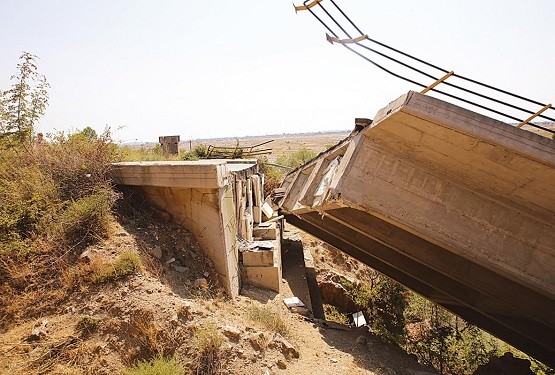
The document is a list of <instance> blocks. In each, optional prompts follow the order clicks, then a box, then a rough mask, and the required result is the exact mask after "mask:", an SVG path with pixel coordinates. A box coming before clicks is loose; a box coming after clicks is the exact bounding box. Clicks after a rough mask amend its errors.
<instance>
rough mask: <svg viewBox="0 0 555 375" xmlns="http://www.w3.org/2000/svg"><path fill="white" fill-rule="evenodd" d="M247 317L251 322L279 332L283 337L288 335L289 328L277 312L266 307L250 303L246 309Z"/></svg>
mask: <svg viewBox="0 0 555 375" xmlns="http://www.w3.org/2000/svg"><path fill="white" fill-rule="evenodd" d="M248 317H249V319H250V320H252V321H253V322H256V323H258V324H259V325H261V326H262V327H264V328H266V329H268V330H270V331H272V332H276V333H279V334H280V335H282V336H284V337H288V336H289V335H290V332H289V328H288V327H287V324H286V323H285V322H284V321H283V319H282V318H281V316H280V315H279V313H277V312H275V311H272V310H270V309H269V308H267V307H264V306H259V305H252V306H251V307H250V308H249V310H248Z"/></svg>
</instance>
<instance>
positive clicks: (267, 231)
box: [252, 223, 278, 240]
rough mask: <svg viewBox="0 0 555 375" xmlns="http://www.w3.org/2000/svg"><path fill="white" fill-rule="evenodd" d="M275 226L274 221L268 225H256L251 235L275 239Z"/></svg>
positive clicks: (263, 238) (264, 238)
mask: <svg viewBox="0 0 555 375" xmlns="http://www.w3.org/2000/svg"><path fill="white" fill-rule="evenodd" d="M277 234H278V232H277V228H276V223H270V224H269V225H268V226H264V227H262V226H258V227H256V228H254V230H253V233H252V235H253V237H255V238H260V239H262V240H275V239H276V238H277Z"/></svg>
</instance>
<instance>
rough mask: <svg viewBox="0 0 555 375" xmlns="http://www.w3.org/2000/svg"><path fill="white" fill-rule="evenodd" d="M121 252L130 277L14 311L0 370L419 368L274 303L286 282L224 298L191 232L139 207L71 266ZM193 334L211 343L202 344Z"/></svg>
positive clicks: (1, 342)
mask: <svg viewBox="0 0 555 375" xmlns="http://www.w3.org/2000/svg"><path fill="white" fill-rule="evenodd" d="M145 212H146V213H145ZM305 240H306V239H304V238H303V241H305ZM307 241H308V242H307V245H308V246H312V247H313V248H314V247H317V246H321V245H320V244H317V243H312V242H310V241H314V240H312V239H308V240H307ZM284 251H286V252H287V251H291V252H294V251H298V250H295V249H284ZM124 253H135V254H138V255H139V256H140V259H141V263H142V269H141V270H140V271H139V272H138V273H135V274H132V275H130V276H126V277H122V278H119V279H117V280H115V281H111V282H107V283H101V284H87V285H81V286H79V287H78V288H76V289H75V290H74V291H73V292H72V293H71V294H69V296H68V297H67V298H66V299H65V300H64V301H63V303H60V304H58V305H57V306H51V309H49V311H50V313H48V314H44V315H43V314H40V313H39V314H36V315H34V316H21V317H20V318H19V319H18V321H15V322H12V324H10V325H9V326H8V327H7V329H6V330H5V331H4V332H2V333H0V373H6V374H7V373H9V374H12V375H17V374H47V373H52V374H114V373H121V372H122V371H123V370H124V369H126V368H129V367H130V366H132V365H133V364H134V363H136V362H137V361H140V360H148V359H151V358H155V357H158V356H174V357H175V358H177V359H178V361H179V362H180V363H182V364H183V365H184V367H185V369H186V370H187V371H189V372H190V373H194V372H195V371H199V366H201V367H200V371H201V372H199V373H203V369H204V370H206V371H208V370H210V371H212V370H213V371H215V372H214V373H222V374H280V373H283V374H301V375H304V374H307V375H308V374H313V373H314V371H315V370H316V369H317V371H318V372H319V373H321V374H330V375H331V374H418V373H421V372H418V370H416V369H418V365H416V363H415V362H414V359H413V358H410V357H408V356H406V355H405V354H404V353H401V352H400V351H399V350H398V349H396V348H394V347H391V346H387V345H385V344H383V343H381V342H380V341H379V340H378V339H376V338H375V337H373V336H371V335H369V334H368V333H367V332H364V331H361V330H355V329H351V328H349V327H339V328H338V327H330V326H328V325H325V324H323V323H322V322H320V321H314V320H310V319H308V318H307V317H304V316H302V315H298V314H294V313H291V312H290V311H288V310H287V308H286V307H285V306H284V305H283V302H282V301H283V297H287V296H290V295H293V294H294V292H293V291H295V290H296V289H298V286H296V285H294V283H296V282H297V281H295V280H291V281H290V282H289V280H285V279H284V282H283V286H284V290H283V293H282V294H281V295H279V294H275V293H270V292H267V291H264V290H259V289H253V288H248V289H245V290H244V294H245V296H240V297H237V298H235V299H229V298H227V297H225V296H224V293H223V289H222V288H221V287H220V285H219V284H218V282H217V280H218V277H217V274H216V273H215V272H214V270H213V268H212V266H211V263H210V261H209V260H208V259H207V258H206V257H205V256H204V254H203V253H202V250H201V249H200V246H199V244H198V242H197V241H196V240H195V239H194V237H193V236H192V235H191V233H190V232H188V231H187V230H186V229H184V228H182V227H180V226H178V225H175V224H172V223H167V222H163V221H160V220H158V219H156V218H152V217H151V216H150V214H149V213H148V211H140V210H135V209H127V210H124V212H123V211H122V212H120V213H119V214H118V215H117V219H115V220H114V222H113V223H112V230H111V236H110V238H109V239H106V240H102V241H101V242H99V243H97V244H95V245H93V246H90V247H88V248H87V249H85V251H84V252H83V254H82V256H81V258H80V259H79V262H81V263H82V264H83V265H84V266H85V265H88V264H91V263H93V264H94V263H95V262H97V261H98V259H102V260H103V261H104V262H105V261H106V260H116V259H118V256H120V255H121V254H124ZM315 255H316V256H321V257H324V258H325V257H326V256H328V255H329V254H323V253H322V254H320V252H319V251H316V252H315ZM301 257H302V255H301ZM347 263H349V262H347ZM327 266H329V267H335V266H336V265H335V263H333V262H332V261H330V263H329V264H327ZM345 267H347V266H345ZM351 267H352V266H351ZM199 332H200V333H202V334H204V335H205V336H208V340H209V341H210V340H211V341H210V342H211V343H212V344H214V343H215V344H214V345H216V346H217V347H211V348H212V349H210V350H211V351H210V350H208V349H207V347H206V345H205V346H203V345H204V344H202V342H201V341H199ZM199 342H201V343H200V344H199ZM206 350H208V351H206ZM207 356H208V357H207ZM207 358H210V360H209V361H207ZM202 366H211V367H210V368H208V367H204V368H202ZM204 373H207V372H204Z"/></svg>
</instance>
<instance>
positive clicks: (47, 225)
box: [0, 132, 117, 328]
mask: <svg viewBox="0 0 555 375" xmlns="http://www.w3.org/2000/svg"><path fill="white" fill-rule="evenodd" d="M114 156H115V145H114V144H113V143H112V142H111V141H110V139H109V133H108V132H105V133H104V134H102V135H101V136H100V137H96V136H95V137H93V138H91V137H86V136H85V135H84V134H81V133H78V134H76V135H70V136H65V135H63V134H62V135H59V136H57V137H55V138H53V139H51V140H50V141H49V142H45V143H42V144H37V145H33V146H31V147H20V148H10V149H3V148H0V328H4V327H5V326H6V325H9V324H13V323H15V321H16V320H17V319H18V318H19V317H24V316H26V317H33V316H35V314H43V313H46V312H53V311H55V310H57V309H59V308H60V303H59V302H60V301H62V300H63V299H64V298H67V296H68V294H69V293H70V292H71V291H73V289H74V287H75V286H76V284H77V283H78V282H80V281H82V279H83V278H82V277H83V273H82V272H81V271H83V270H82V269H71V267H73V266H74V264H75V261H76V259H77V258H78V256H79V255H80V250H81V249H82V248H83V247H84V246H85V245H87V244H90V243H92V242H94V241H97V240H98V239H100V238H102V237H106V236H107V235H108V222H109V220H110V219H111V213H110V211H111V207H112V205H113V203H114V201H115V199H116V198H117V196H116V195H115V193H113V191H112V190H111V188H110V185H109V180H108V179H107V176H106V173H107V172H108V169H109V162H110V161H112V160H113V158H114ZM70 269H71V270H70Z"/></svg>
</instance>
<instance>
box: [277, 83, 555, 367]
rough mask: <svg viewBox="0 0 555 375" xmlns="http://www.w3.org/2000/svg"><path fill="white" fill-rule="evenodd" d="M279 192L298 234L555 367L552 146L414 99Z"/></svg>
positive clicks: (401, 102)
mask: <svg viewBox="0 0 555 375" xmlns="http://www.w3.org/2000/svg"><path fill="white" fill-rule="evenodd" d="M283 187H284V188H285V190H286V194H285V197H284V198H283V200H282V202H281V206H282V209H283V210H284V211H286V212H287V213H289V214H290V216H289V220H290V221H293V222H294V223H295V224H296V225H299V226H300V227H301V228H304V229H306V230H308V231H310V232H312V233H313V234H316V235H317V236H319V237H320V238H322V239H325V240H327V241H328V242H331V243H332V244H334V245H336V246H337V247H339V248H341V249H342V250H344V251H346V252H347V253H350V254H351V255H353V256H355V257H357V258H359V259H361V260H363V261H365V262H366V263H368V264H369V265H370V266H372V267H374V268H376V269H378V270H380V271H382V272H384V273H386V274H388V275H390V276H391V277H393V278H395V279H397V280H398V281H400V282H402V283H404V284H405V285H406V286H408V287H409V288H412V289H414V290H416V291H417V292H419V293H421V294H423V295H425V296H427V297H428V298H430V299H432V300H434V301H436V302H438V303H440V304H442V305H443V306H445V307H447V308H448V309H450V310H452V311H453V312H455V313H457V314H459V315H461V316H463V317H465V318H467V319H468V320H470V321H472V322H475V323H476V324H478V325H481V326H482V327H483V328H485V329H487V330H489V331H491V332H492V333H494V334H496V335H498V336H500V337H501V338H503V339H505V340H507V341H509V342H510V343H513V344H514V345H515V346H517V347H520V348H521V349H522V350H524V351H527V352H529V353H530V354H532V355H535V356H537V357H541V358H542V359H543V360H544V361H547V360H548V359H551V361H552V360H553V358H555V353H554V352H553V350H554V349H553V348H554V347H555V345H553V344H554V342H553V337H555V321H554V320H555V316H554V315H553V311H555V302H554V301H555V273H554V272H553V269H555V249H554V244H555V141H553V140H551V139H548V138H544V137H541V136H539V135H536V134H533V133H530V132H527V131H525V130H521V129H516V128H514V127H512V126H510V125H507V124H505V123H502V122H499V121H496V120H493V119H490V118H488V117H485V116H482V115H479V114H476V113H473V112H471V111H468V110H465V109H463V108H460V107H457V106H454V105H451V104H449V103H446V102H443V101H440V100H437V99H434V98H431V97H428V96H425V95H421V94H417V93H414V92H410V93H408V94H407V95H403V96H402V97H400V98H399V99H397V100H395V101H394V102H392V103H390V105H388V106H387V107H385V108H384V109H382V110H380V111H379V112H378V114H377V115H376V116H375V118H374V122H373V123H372V124H371V125H370V126H368V127H366V128H365V129H363V130H362V131H360V132H359V133H358V134H354V135H352V136H351V138H350V139H348V140H346V141H345V142H343V143H342V144H340V145H339V146H337V147H336V148H335V149H332V150H330V151H328V152H327V153H325V154H323V155H321V156H320V157H318V158H317V159H315V160H313V161H312V162H311V163H309V164H307V165H306V166H304V167H303V168H301V169H300V170H298V171H295V172H294V173H292V174H291V175H289V176H287V178H286V180H285V182H284V184H283Z"/></svg>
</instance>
